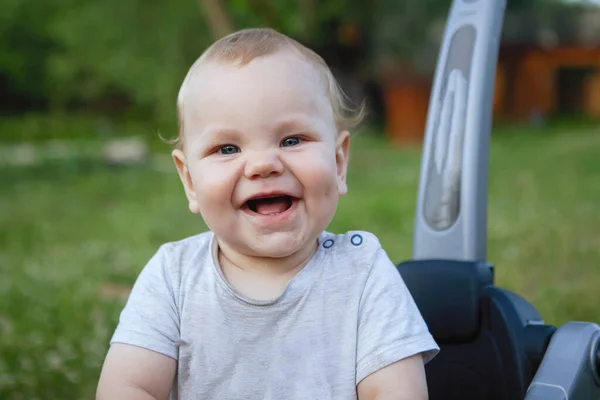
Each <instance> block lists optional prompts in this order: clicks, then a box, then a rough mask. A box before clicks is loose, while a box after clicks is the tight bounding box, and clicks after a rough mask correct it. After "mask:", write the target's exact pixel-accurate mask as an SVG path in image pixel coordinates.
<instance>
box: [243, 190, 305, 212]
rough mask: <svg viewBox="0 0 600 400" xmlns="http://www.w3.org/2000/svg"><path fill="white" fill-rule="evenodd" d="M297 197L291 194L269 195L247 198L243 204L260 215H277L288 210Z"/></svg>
mask: <svg viewBox="0 0 600 400" xmlns="http://www.w3.org/2000/svg"><path fill="white" fill-rule="evenodd" d="M296 200H297V199H296V198H295V197H292V196H287V195H282V196H269V197H259V198H254V199H250V200H248V201H247V202H246V203H245V204H244V206H245V207H247V208H248V209H249V210H250V211H252V212H254V213H257V214H261V215H277V214H281V213H283V212H286V211H287V210H289V209H290V208H291V207H292V205H293V204H294V201H296Z"/></svg>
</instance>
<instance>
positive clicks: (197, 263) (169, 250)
mask: <svg viewBox="0 0 600 400" xmlns="http://www.w3.org/2000/svg"><path fill="white" fill-rule="evenodd" d="M213 240H214V234H213V233H212V232H211V231H207V232H203V233H199V234H197V235H194V236H189V237H186V238H183V239H180V240H177V241H171V242H166V243H164V244H163V245H162V246H160V249H159V251H158V253H159V254H162V260H163V262H164V263H165V264H166V265H165V267H166V268H167V269H168V270H169V271H170V272H171V273H172V274H175V275H185V274H186V272H189V271H193V272H196V273H197V272H199V271H198V270H199V269H200V270H201V269H203V268H204V266H205V265H207V264H209V263H210V262H211V260H212V254H211V251H212V247H213V245H214V243H213Z"/></svg>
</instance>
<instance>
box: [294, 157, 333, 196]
mask: <svg viewBox="0 0 600 400" xmlns="http://www.w3.org/2000/svg"><path fill="white" fill-rule="evenodd" d="M298 167H299V168H298V171H299V175H300V176H298V178H299V179H300V180H301V181H302V184H303V186H304V187H305V189H306V190H307V191H309V192H312V193H313V194H318V195H321V196H330V195H335V196H337V194H338V192H337V166H336V163H335V158H333V156H332V155H331V154H329V153H324V154H321V155H320V156H319V157H312V158H311V160H310V161H309V160H307V159H304V160H302V161H301V162H300V163H299V165H298Z"/></svg>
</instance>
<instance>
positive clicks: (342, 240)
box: [319, 231, 381, 253]
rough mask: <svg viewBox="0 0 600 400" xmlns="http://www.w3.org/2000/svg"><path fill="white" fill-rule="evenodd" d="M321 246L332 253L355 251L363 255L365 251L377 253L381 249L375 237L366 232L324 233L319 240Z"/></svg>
mask: <svg viewBox="0 0 600 400" xmlns="http://www.w3.org/2000/svg"><path fill="white" fill-rule="evenodd" d="M319 242H320V243H321V245H322V246H323V247H324V248H326V249H328V248H331V249H334V251H336V250H337V251H342V252H347V251H355V252H361V253H364V252H365V251H377V250H379V249H380V248H381V243H380V242H379V239H378V238H377V236H375V235H374V234H373V233H371V232H367V231H347V232H344V233H332V232H328V231H325V232H323V233H322V234H321V236H320V238H319Z"/></svg>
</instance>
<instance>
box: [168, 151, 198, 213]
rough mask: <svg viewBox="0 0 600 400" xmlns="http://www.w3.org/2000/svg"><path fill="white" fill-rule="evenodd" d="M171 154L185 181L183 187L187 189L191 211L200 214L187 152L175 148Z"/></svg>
mask: <svg viewBox="0 0 600 400" xmlns="http://www.w3.org/2000/svg"><path fill="white" fill-rule="evenodd" d="M171 156H172V157H173V161H174V162H175V167H177V173H178V174H179V179H181V183H183V189H184V190H185V196H186V197H187V199H188V203H189V208H190V211H191V212H193V213H194V214H198V213H199V212H200V208H199V207H198V200H197V198H196V191H195V190H194V183H193V182H192V177H191V175H190V171H189V170H188V167H187V160H186V157H185V154H184V153H183V151H181V150H180V149H175V150H173V152H172V153H171Z"/></svg>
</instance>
